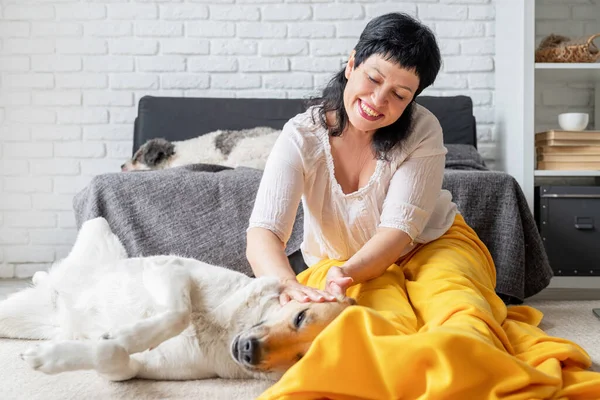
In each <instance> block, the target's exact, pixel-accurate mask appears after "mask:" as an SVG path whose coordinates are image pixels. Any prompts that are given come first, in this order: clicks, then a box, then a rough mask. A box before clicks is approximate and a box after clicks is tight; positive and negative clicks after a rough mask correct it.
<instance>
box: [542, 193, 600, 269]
mask: <svg viewBox="0 0 600 400" xmlns="http://www.w3.org/2000/svg"><path fill="white" fill-rule="evenodd" d="M538 195H539V197H538V199H539V201H538V207H539V208H538V210H537V211H538V213H537V214H538V223H539V228H540V233H541V235H542V240H543V242H544V246H545V248H546V253H547V254H548V259H549V261H550V266H551V267H552V269H553V270H554V274H555V275H557V276H560V275H562V276H600V187H597V186H540V187H539V193H538Z"/></svg>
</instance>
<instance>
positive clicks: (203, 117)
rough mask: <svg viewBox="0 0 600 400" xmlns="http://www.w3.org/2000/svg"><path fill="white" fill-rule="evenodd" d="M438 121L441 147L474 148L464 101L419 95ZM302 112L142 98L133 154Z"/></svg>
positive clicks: (252, 103) (273, 105)
mask: <svg viewBox="0 0 600 400" xmlns="http://www.w3.org/2000/svg"><path fill="white" fill-rule="evenodd" d="M417 102H418V103H419V104H421V105H423V106H424V107H426V108H427V109H429V110H430V111H431V112H432V113H433V114H435V116H436V117H437V118H438V119H439V121H440V124H441V125H442V129H443V130H444V142H445V143H448V144H450V143H456V144H459V143H462V144H471V145H473V146H475V147H477V132H476V126H475V117H474V116H473V102H472V101H471V98H470V97H467V96H453V97H433V96H420V97H418V98H417ZM305 109H306V106H305V100H303V99H237V98H193V97H154V96H144V97H142V98H141V99H140V101H139V104H138V115H137V117H136V119H135V126H134V137H133V152H135V151H136V150H137V149H138V148H139V147H140V146H141V145H142V144H143V143H145V142H146V141H147V140H149V139H153V138H158V137H162V138H165V139H168V140H171V141H177V140H185V139H190V138H192V137H196V136H199V135H201V134H204V133H208V132H212V131H215V130H218V129H245V128H254V127H256V126H270V127H272V128H275V129H281V128H283V125H284V124H285V123H286V122H287V121H288V120H289V119H290V118H292V117H293V116H295V115H296V114H298V113H301V112H303V111H304V110H305Z"/></svg>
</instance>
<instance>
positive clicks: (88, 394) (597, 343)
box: [0, 300, 600, 400]
mask: <svg viewBox="0 0 600 400" xmlns="http://www.w3.org/2000/svg"><path fill="white" fill-rule="evenodd" d="M528 304H529V305H531V306H534V307H536V308H538V309H540V310H541V311H542V312H543V313H544V320H543V322H542V325H541V327H542V328H543V329H544V330H545V331H546V332H548V333H549V334H550V335H553V336H560V337H564V338H567V339H570V340H573V341H575V342H576V343H578V344H579V345H581V346H582V347H583V348H584V349H586V350H587V351H588V353H589V354H590V356H592V359H593V360H594V364H595V365H594V370H596V371H600V319H598V318H596V317H595V316H594V315H593V314H592V311H591V310H592V308H600V300H593V301H569V300H564V301H550V300H536V301H531V302H529V303H528ZM30 345H31V343H30V342H28V341H20V340H6V339H0V360H2V361H0V399H2V400H16V399H19V400H20V399H23V400H25V399H27V400H30V399H40V400H42V399H43V400H55V399H61V400H65V399H77V400H80V399H86V400H93V399H111V400H120V399H135V400H150V399H152V400H154V399H191V398H193V399H198V400H203V399H207V400H208V399H210V400H220V399H227V400H231V399H234V400H245V399H255V398H256V397H257V396H258V395H259V394H260V393H262V391H264V390H265V389H267V388H268V386H269V382H263V381H252V380H224V379H211V380H204V381H181V382H165V381H161V382H156V381H146V380H132V381H128V382H118V383H117V382H108V381H105V380H104V379H101V378H99V377H98V376H97V375H96V374H95V373H94V372H87V371H86V372H68V373H64V374H61V375H55V376H47V375H44V374H41V373H36V372H34V371H32V370H30V369H29V368H28V367H27V366H26V364H25V363H24V362H23V361H21V359H20V358H19V353H20V352H22V351H23V350H25V349H26V348H27V347H28V346H30Z"/></svg>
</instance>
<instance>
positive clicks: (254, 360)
mask: <svg viewBox="0 0 600 400" xmlns="http://www.w3.org/2000/svg"><path fill="white" fill-rule="evenodd" d="M352 304H355V301H354V300H353V299H351V298H348V297H345V298H343V299H341V300H340V301H337V302H324V303H314V302H311V303H299V302H296V301H290V302H289V303H286V305H284V306H283V307H281V308H279V309H278V311H277V312H276V314H274V315H272V316H270V317H269V318H267V319H266V320H265V321H263V322H261V323H259V324H258V325H256V326H254V327H252V328H250V329H248V330H247V331H244V332H241V333H240V334H239V335H237V336H236V337H235V339H234V340H233V342H232V343H231V355H232V357H233V359H234V360H235V361H236V362H237V363H238V364H239V365H241V366H242V367H243V368H244V369H246V370H248V371H251V372H263V373H271V374H272V375H274V376H279V375H281V374H283V373H284V372H285V371H286V370H287V369H289V368H290V367H291V366H292V365H294V364H295V363H296V362H297V361H298V360H300V358H302V356H304V354H305V353H306V352H307V351H308V348H309V347H310V345H311V343H312V342H313V340H314V339H315V338H316V337H317V335H318V334H319V333H321V331H322V330H323V329H325V327H327V325H329V324H330V323H331V322H332V321H333V320H334V319H335V318H336V317H337V316H338V315H339V314H340V313H341V312H342V311H343V310H345V309H346V307H348V306H350V305H352Z"/></svg>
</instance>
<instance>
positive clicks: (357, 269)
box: [342, 228, 412, 284]
mask: <svg viewBox="0 0 600 400" xmlns="http://www.w3.org/2000/svg"><path fill="white" fill-rule="evenodd" d="M411 241H412V239H411V238H410V236H408V234H407V233H406V232H403V231H401V230H399V229H395V228H379V229H378V231H377V233H376V234H375V236H373V237H372V238H371V239H370V240H369V241H368V242H367V243H365V245H364V246H363V247H362V248H361V249H360V250H359V251H358V252H356V253H355V254H354V255H353V256H352V257H351V258H350V259H349V260H348V261H347V262H346V263H344V266H343V267H342V271H343V272H344V273H345V275H346V276H349V277H351V278H352V280H353V282H354V283H355V284H356V283H362V282H366V281H368V280H371V279H373V278H377V277H378V276H381V275H382V274H383V273H384V272H385V270H386V269H388V267H389V266H390V265H392V264H393V263H395V262H396V260H398V258H400V256H401V255H402V252H403V251H404V248H405V247H406V246H407V245H408V244H409V243H410V242H411Z"/></svg>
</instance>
